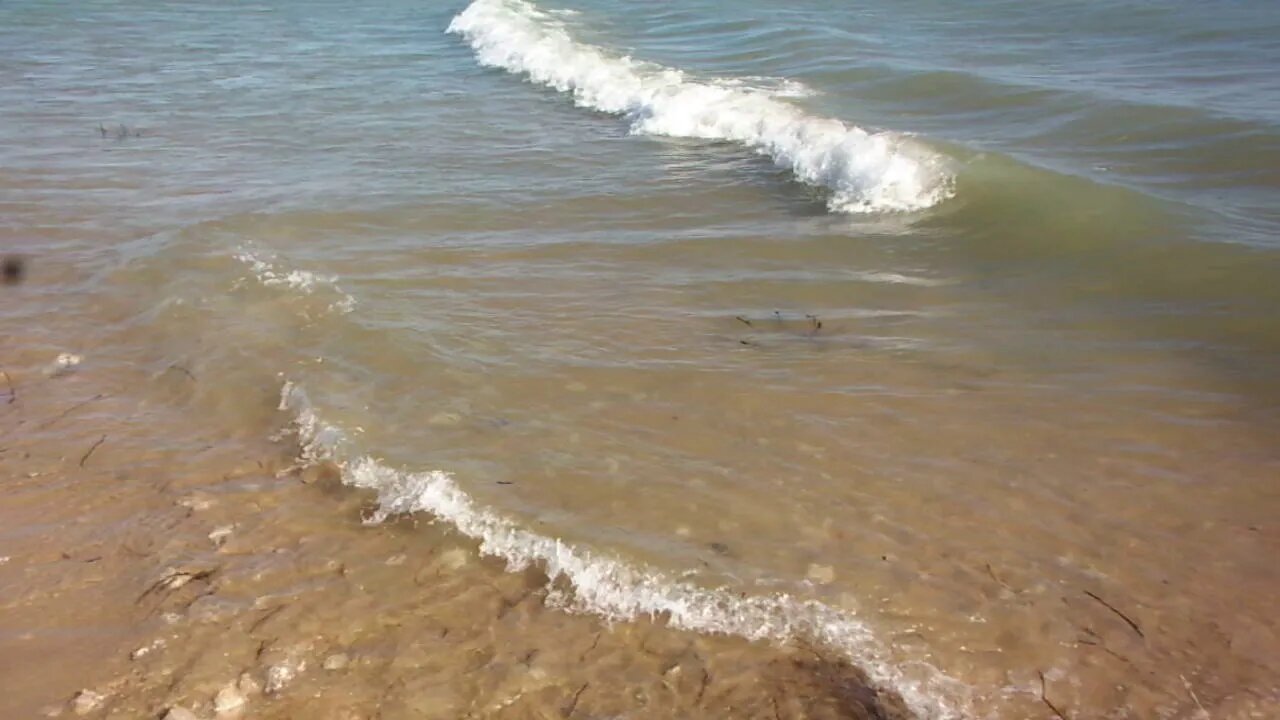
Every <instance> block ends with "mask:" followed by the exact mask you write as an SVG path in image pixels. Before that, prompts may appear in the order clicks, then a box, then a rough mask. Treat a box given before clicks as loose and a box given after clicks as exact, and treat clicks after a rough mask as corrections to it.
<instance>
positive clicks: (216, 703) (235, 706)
mask: <svg viewBox="0 0 1280 720" xmlns="http://www.w3.org/2000/svg"><path fill="white" fill-rule="evenodd" d="M248 702H249V700H248V698H246V697H245V696H244V693H242V692H240V690H239V688H237V687H236V686H235V685H228V686H226V687H224V688H222V689H221V690H219V691H218V694H217V695H216V696H215V697H214V698H213V711H214V712H215V713H217V714H218V717H235V716H236V715H239V714H240V712H241V711H242V710H243V709H244V706H245V705H246V704H248Z"/></svg>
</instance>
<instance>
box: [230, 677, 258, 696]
mask: <svg viewBox="0 0 1280 720" xmlns="http://www.w3.org/2000/svg"><path fill="white" fill-rule="evenodd" d="M236 687H238V688H240V692H242V693H244V694H245V695H256V694H258V693H260V692H262V683H260V682H258V681H257V680H256V679H255V678H254V677H253V675H251V674H250V673H247V672H242V673H240V679H239V680H238V681H237V682H236Z"/></svg>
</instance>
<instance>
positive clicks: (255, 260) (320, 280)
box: [235, 248, 356, 313]
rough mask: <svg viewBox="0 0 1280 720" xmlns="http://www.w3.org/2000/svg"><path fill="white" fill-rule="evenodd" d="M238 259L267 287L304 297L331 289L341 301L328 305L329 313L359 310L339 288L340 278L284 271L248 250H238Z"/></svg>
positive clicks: (305, 272) (350, 298) (309, 272)
mask: <svg viewBox="0 0 1280 720" xmlns="http://www.w3.org/2000/svg"><path fill="white" fill-rule="evenodd" d="M235 258H236V259H237V260H239V261H240V262H242V263H244V264H245V265H248V266H249V270H250V271H252V272H253V275H254V277H255V278H257V280H258V282H260V283H262V285H264V286H265V287H284V288H288V289H290V290H295V291H297V292H300V293H303V294H305V295H311V294H313V293H315V292H316V291H317V289H318V288H328V289H329V290H330V291H331V292H333V293H334V294H336V295H337V296H338V299H337V300H335V301H334V302H333V303H332V304H330V305H329V309H330V310H333V311H336V312H340V313H349V312H351V311H352V310H354V309H355V307H356V299H355V298H354V297H352V296H351V295H350V294H348V293H347V292H346V291H345V290H343V289H342V288H341V287H339V286H338V276H337V275H320V274H317V273H313V272H311V271H309V270H295V269H289V268H281V267H280V266H279V264H278V263H277V262H275V261H274V259H267V258H266V257H265V256H264V255H263V254H262V253H260V252H257V251H254V250H250V249H248V248H241V249H240V250H238V251H237V252H236V253H235Z"/></svg>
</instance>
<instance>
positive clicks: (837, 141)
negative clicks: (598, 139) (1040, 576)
mask: <svg viewBox="0 0 1280 720" xmlns="http://www.w3.org/2000/svg"><path fill="white" fill-rule="evenodd" d="M449 32H451V33H455V34H457V35H460V36H462V37H463V38H465V39H466V41H467V42H468V43H469V44H470V45H471V47H472V48H473V49H474V50H475V53H476V57H477V58H478V60H479V61H480V63H481V64H483V65H487V66H490V67H496V68H502V69H504V70H507V71H509V72H512V73H517V74H521V75H524V76H526V77H528V78H529V79H530V80H531V81H533V82H536V83H539V84H541V85H546V86H548V87H552V88H555V89H556V90H559V91H561V92H567V93H570V94H572V96H573V99H574V102H575V103H577V104H578V105H579V106H582V107H588V108H593V109H595V110H600V111H603V112H607V113H612V114H615V115H621V116H623V117H625V118H626V119H627V120H628V121H629V122H630V123H631V131H632V132H633V133H637V134H649V135H667V136H672V137H691V138H705V139H711V140H724V141H730V142H735V143H738V144H740V145H743V146H746V147H748V148H751V149H752V150H755V151H756V152H758V153H761V154H763V155H767V156H768V157H770V158H772V159H773V161H774V162H775V163H777V164H778V165H780V166H782V167H785V168H788V169H790V170H791V172H792V173H793V174H794V175H795V177H796V178H797V179H799V180H800V181H802V182H804V183H807V184H809V185H813V186H817V187H821V188H825V189H826V190H827V191H828V192H829V193H830V195H829V198H828V202H827V205H828V207H829V209H831V210H832V211H835V212H849V213H870V212H886V211H912V210H921V209H924V208H928V207H930V206H932V205H935V204H937V203H939V202H941V201H942V200H945V199H946V198H948V197H950V196H951V195H952V179H951V176H950V174H949V173H948V172H947V171H946V169H945V167H944V164H945V163H944V160H943V158H942V157H940V156H939V155H937V154H936V153H934V152H932V151H930V150H929V149H928V148H925V147H924V146H923V145H921V144H919V143H917V142H915V141H913V140H911V139H910V138H908V137H905V136H903V135H899V134H896V133H892V132H868V131H866V130H863V129H862V128H859V127H856V126H852V125H846V124H845V123H843V122H840V121H839V120H834V119H830V118H821V117H814V116H812V115H809V114H807V113H805V112H804V111H803V110H801V109H800V108H798V107H796V106H794V105H792V104H790V103H788V102H786V101H785V100H783V99H781V98H783V97H786V96H794V95H796V94H798V93H797V91H796V90H795V88H802V87H803V86H802V85H794V86H782V87H780V88H779V89H778V90H777V91H770V90H768V89H764V88H760V87H756V86H753V84H752V83H751V82H748V81H746V80H741V79H739V80H726V81H708V80H697V79H691V78H689V77H688V76H687V74H686V73H684V72H682V71H680V70H676V69H673V68H666V67H662V66H659V65H654V64H650V63H643V62H639V61H636V60H633V59H631V58H629V57H626V56H620V55H615V54H613V53H610V52H609V51H607V50H605V49H603V48H599V47H595V46H593V45H588V44H585V43H579V42H577V41H575V40H574V39H573V37H572V36H571V35H570V34H569V32H568V31H567V29H566V28H565V26H564V23H563V22H562V21H561V20H560V19H558V17H557V16H556V15H553V14H551V13H549V12H546V11H544V10H541V9H539V8H538V7H537V6H536V5H534V4H533V3H530V2H527V1H526V0H475V1H474V2H472V3H471V5H469V6H468V7H467V8H466V9H465V10H463V11H462V12H461V13H459V14H458V15H457V17H455V18H454V19H453V21H452V22H451V23H450V24H449ZM788 88H790V90H788Z"/></svg>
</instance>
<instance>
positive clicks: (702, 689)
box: [693, 668, 711, 706]
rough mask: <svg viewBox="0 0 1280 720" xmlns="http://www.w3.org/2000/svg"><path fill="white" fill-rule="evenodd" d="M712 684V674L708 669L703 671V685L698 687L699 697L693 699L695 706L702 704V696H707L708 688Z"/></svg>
mask: <svg viewBox="0 0 1280 720" xmlns="http://www.w3.org/2000/svg"><path fill="white" fill-rule="evenodd" d="M710 684H711V673H709V672H707V669H706V668H703V669H702V683H701V684H700V685H698V696H697V697H695V698H694V699H693V704H694V705H695V706H697V705H701V704H702V696H703V695H706V694H707V686H708V685H710Z"/></svg>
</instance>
